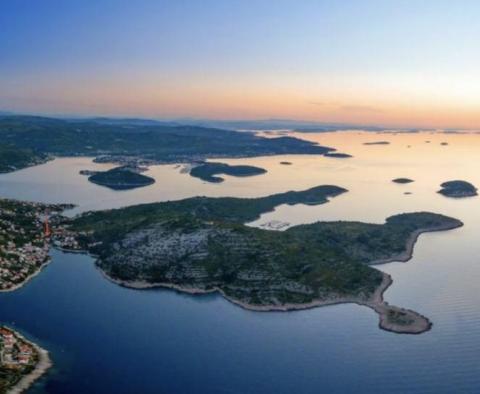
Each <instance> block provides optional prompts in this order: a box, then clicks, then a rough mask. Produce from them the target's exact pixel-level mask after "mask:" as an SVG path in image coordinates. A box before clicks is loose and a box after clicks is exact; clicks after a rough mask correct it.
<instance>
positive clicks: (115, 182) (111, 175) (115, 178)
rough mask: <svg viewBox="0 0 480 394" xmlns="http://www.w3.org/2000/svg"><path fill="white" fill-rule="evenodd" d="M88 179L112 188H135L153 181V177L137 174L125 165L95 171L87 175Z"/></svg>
mask: <svg viewBox="0 0 480 394" xmlns="http://www.w3.org/2000/svg"><path fill="white" fill-rule="evenodd" d="M84 173H85V172H84ZM87 175H88V173H87ZM88 180H89V181H90V182H92V183H95V184H97V185H100V186H105V187H108V188H109V189H113V190H129V189H135V188H137V187H144V186H148V185H151V184H153V183H155V179H153V178H151V177H149V176H146V175H142V174H139V173H138V172H135V171H133V170H131V169H130V168H129V167H126V166H122V167H116V168H112V169H111V170H108V171H99V172H95V173H94V174H91V175H90V176H89V177H88Z"/></svg>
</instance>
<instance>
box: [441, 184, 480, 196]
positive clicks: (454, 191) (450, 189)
mask: <svg viewBox="0 0 480 394" xmlns="http://www.w3.org/2000/svg"><path fill="white" fill-rule="evenodd" d="M440 187H441V189H440V190H439V191H438V193H440V194H442V195H443V196H445V197H452V198H463V197H473V196H476V195H477V188H476V187H475V186H473V185H472V184H471V183H469V182H466V181H459V180H455V181H448V182H443V183H442V184H441V185H440Z"/></svg>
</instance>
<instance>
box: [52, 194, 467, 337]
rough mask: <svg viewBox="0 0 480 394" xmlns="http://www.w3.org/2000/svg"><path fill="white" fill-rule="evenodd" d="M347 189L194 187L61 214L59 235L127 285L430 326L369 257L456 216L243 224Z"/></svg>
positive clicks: (381, 259)
mask: <svg viewBox="0 0 480 394" xmlns="http://www.w3.org/2000/svg"><path fill="white" fill-rule="evenodd" d="M345 192H346V190H345V189H343V188H341V187H338V186H330V185H325V186H318V187H314V188H312V189H308V190H304V191H289V192H285V193H279V194H274V195H270V196H266V197H259V198H233V197H230V198H226V197H223V198H210V197H193V198H188V199H184V200H180V201H169V202H161V203H153V204H142V205H137V206H131V207H127V208H121V209H114V210H107V211H97V212H89V213H85V214H82V215H80V216H77V217H75V218H73V219H65V222H64V223H63V224H62V225H61V228H62V233H61V234H58V235H55V242H56V243H57V244H59V245H62V247H65V246H64V244H63V242H64V239H72V238H74V239H75V240H76V242H77V245H78V246H77V248H78V250H83V251H87V252H89V253H91V254H92V255H94V256H96V258H97V260H96V264H97V266H98V268H99V269H100V270H101V271H102V272H103V273H104V275H105V276H106V277H107V278H109V279H110V280H112V281H113V282H115V283H117V284H119V285H122V286H126V287H132V288H150V287H166V288H172V289H176V290H178V291H182V292H187V293H191V294H204V293H212V292H217V293H219V294H221V295H223V296H224V297H225V298H226V299H227V300H229V301H231V302H233V303H235V304H237V305H240V306H242V307H244V308H247V309H251V310H257V311H288V310H295V309H305V308H312V307H317V306H322V305H331V304H338V303H356V304H360V305H365V306H367V307H370V308H372V309H373V310H374V311H376V312H377V313H378V314H379V317H380V323H379V324H380V327H381V328H382V329H385V330H389V331H394V332H397V333H408V334H419V333H421V332H424V331H426V330H428V329H430V327H431V322H430V321H429V320H428V319H427V318H426V317H424V316H422V315H421V314H418V313H416V312H414V311H411V310H408V309H405V308H401V307H397V306H393V305H390V304H388V303H387V302H385V301H384V300H383V292H384V291H385V290H386V289H387V288H388V286H389V285H390V284H391V282H392V281H391V278H390V276H389V275H388V274H385V273H383V272H381V271H379V270H377V269H375V268H374V267H373V265H374V264H381V263H385V262H390V261H407V260H408V259H409V258H410V257H411V255H412V250H413V246H414V244H415V242H416V240H417V238H418V236H419V235H420V234H422V233H423V232H428V231H442V230H448V229H453V228H456V227H459V226H461V225H462V222H460V221H459V220H457V219H454V218H450V217H447V216H443V215H439V214H434V213H429V212H415V213H405V214H400V215H395V216H392V217H390V218H388V219H387V220H386V222H385V224H371V223H361V222H348V221H337V222H317V223H312V224H306V225H299V226H293V227H290V228H288V229H286V230H285V231H273V230H272V229H262V228H256V227H251V226H248V225H246V224H245V223H248V222H251V221H254V220H256V219H258V218H259V217H260V215H262V214H263V213H265V212H269V211H272V210H273V209H275V207H277V206H279V205H281V204H290V205H292V204H310V205H316V204H322V203H326V202H327V201H328V200H329V199H330V198H332V197H335V196H337V195H339V194H342V193H345ZM67 248H68V247H67Z"/></svg>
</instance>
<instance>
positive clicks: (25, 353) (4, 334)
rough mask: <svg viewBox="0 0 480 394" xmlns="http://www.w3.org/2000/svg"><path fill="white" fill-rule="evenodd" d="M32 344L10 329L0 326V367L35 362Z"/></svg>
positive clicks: (18, 366) (12, 366)
mask: <svg viewBox="0 0 480 394" xmlns="http://www.w3.org/2000/svg"><path fill="white" fill-rule="evenodd" d="M35 356H36V351H35V349H34V348H33V346H32V345H31V344H30V343H28V342H26V341H24V340H23V339H21V338H19V337H18V336H17V335H16V334H15V333H14V332H13V331H12V330H9V329H8V328H5V327H0V367H6V368H20V367H22V366H27V365H33V364H35V359H36V357H35Z"/></svg>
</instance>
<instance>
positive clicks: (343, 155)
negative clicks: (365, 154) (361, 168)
mask: <svg viewBox="0 0 480 394" xmlns="http://www.w3.org/2000/svg"><path fill="white" fill-rule="evenodd" d="M324 156H326V157H335V158H337V159H348V158H350V157H353V156H352V155H349V154H348V153H340V152H327V153H325V154H324Z"/></svg>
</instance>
